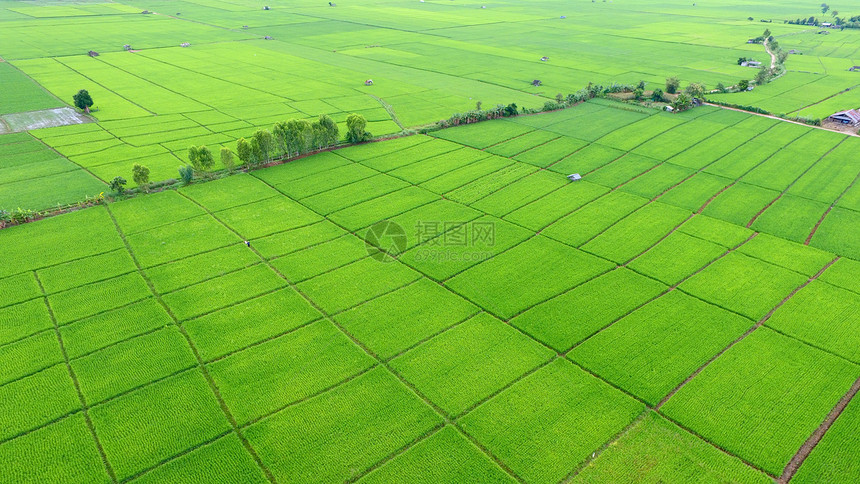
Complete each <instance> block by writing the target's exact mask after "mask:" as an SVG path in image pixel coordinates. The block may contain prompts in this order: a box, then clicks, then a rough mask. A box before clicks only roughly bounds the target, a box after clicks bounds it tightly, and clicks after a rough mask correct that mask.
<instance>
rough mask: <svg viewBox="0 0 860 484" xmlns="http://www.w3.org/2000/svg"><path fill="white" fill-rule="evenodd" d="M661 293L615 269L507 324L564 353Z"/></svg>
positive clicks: (656, 287) (651, 283)
mask: <svg viewBox="0 0 860 484" xmlns="http://www.w3.org/2000/svg"><path fill="white" fill-rule="evenodd" d="M665 289H666V287H665V286H663V285H662V284H660V283H658V282H656V281H653V280H651V279H648V278H646V277H643V276H640V275H638V274H636V273H634V272H633V271H629V270H626V269H617V270H614V271H611V272H609V273H608V274H605V275H602V276H600V277H597V278H596V279H593V280H591V281H588V282H586V283H584V284H582V285H580V286H577V287H576V288H574V289H572V290H570V291H568V292H566V293H564V294H561V295H559V296H557V297H555V298H553V299H550V300H549V301H547V302H544V303H541V304H539V305H537V306H535V307H533V308H531V309H529V310H528V311H526V312H524V313H522V314H521V315H519V316H517V317H515V318H513V319H512V320H511V324H513V325H514V326H516V327H517V328H520V329H521V330H522V331H524V332H525V333H526V334H528V335H530V336H532V337H533V338H537V339H538V340H539V341H542V342H543V343H544V344H547V345H549V346H551V347H552V348H554V349H556V350H557V351H560V352H564V351H567V350H568V349H570V348H571V347H572V346H573V345H575V344H576V343H578V342H580V341H582V340H584V339H585V338H587V337H589V336H591V335H592V334H594V333H595V332H597V331H599V330H600V329H602V328H603V327H604V326H607V325H609V324H610V323H612V322H614V321H615V320H617V319H619V318H621V317H622V316H624V315H625V314H627V313H629V312H630V311H632V310H634V309H635V308H636V307H637V306H640V305H641V304H644V303H645V302H646V301H648V300H649V299H651V298H653V297H656V296H657V295H658V294H660V293H661V292H662V291H663V290H665Z"/></svg>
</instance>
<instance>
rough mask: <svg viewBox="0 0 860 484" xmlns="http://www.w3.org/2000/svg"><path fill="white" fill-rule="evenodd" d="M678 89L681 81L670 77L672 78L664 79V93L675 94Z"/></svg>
mask: <svg viewBox="0 0 860 484" xmlns="http://www.w3.org/2000/svg"><path fill="white" fill-rule="evenodd" d="M679 87H681V81H680V80H679V79H678V78H677V77H675V76H672V77H670V78H668V79H666V92H667V93H669V94H675V93H677V92H678V88H679Z"/></svg>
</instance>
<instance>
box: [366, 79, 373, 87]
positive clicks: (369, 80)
mask: <svg viewBox="0 0 860 484" xmlns="http://www.w3.org/2000/svg"><path fill="white" fill-rule="evenodd" d="M364 85H365V86H372V85H373V79H368V80H366V81H364Z"/></svg>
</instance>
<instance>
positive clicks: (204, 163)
mask: <svg viewBox="0 0 860 484" xmlns="http://www.w3.org/2000/svg"><path fill="white" fill-rule="evenodd" d="M197 159H198V160H199V162H200V168H201V169H203V170H205V171H209V170H211V169H212V167H213V166H215V157H214V156H212V151H210V150H209V148H207V147H206V146H205V145H204V146H200V147H199V148H197Z"/></svg>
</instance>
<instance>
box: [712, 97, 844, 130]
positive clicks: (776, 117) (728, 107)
mask: <svg viewBox="0 0 860 484" xmlns="http://www.w3.org/2000/svg"><path fill="white" fill-rule="evenodd" d="M703 104H705V105H706V106H712V107H715V108H720V109H728V110H730V111H738V112H741V113H745V114H751V115H753V116H760V117H762V118H769V119H773V120H775V121H782V122H784V123H792V124H796V125H799V126H803V127H805V128H812V129H820V130H822V131H830V132H831V133H832V132H834V131H833V130H832V129H827V128H823V127H821V126H814V125H811V124H806V123H801V122H800V121H793V120H791V119H785V118H780V117H779V116H774V115H772V114H764V113H756V112H752V111H745V110H743V109H739V108H733V107H730V106H723V105H720V104H714V103H709V102H707V101H705V102H704V103H703ZM836 132H837V133H842V134H844V135H846V136H854V137H860V134H858V133H854V132H847V133H846V132H843V131H836Z"/></svg>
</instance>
